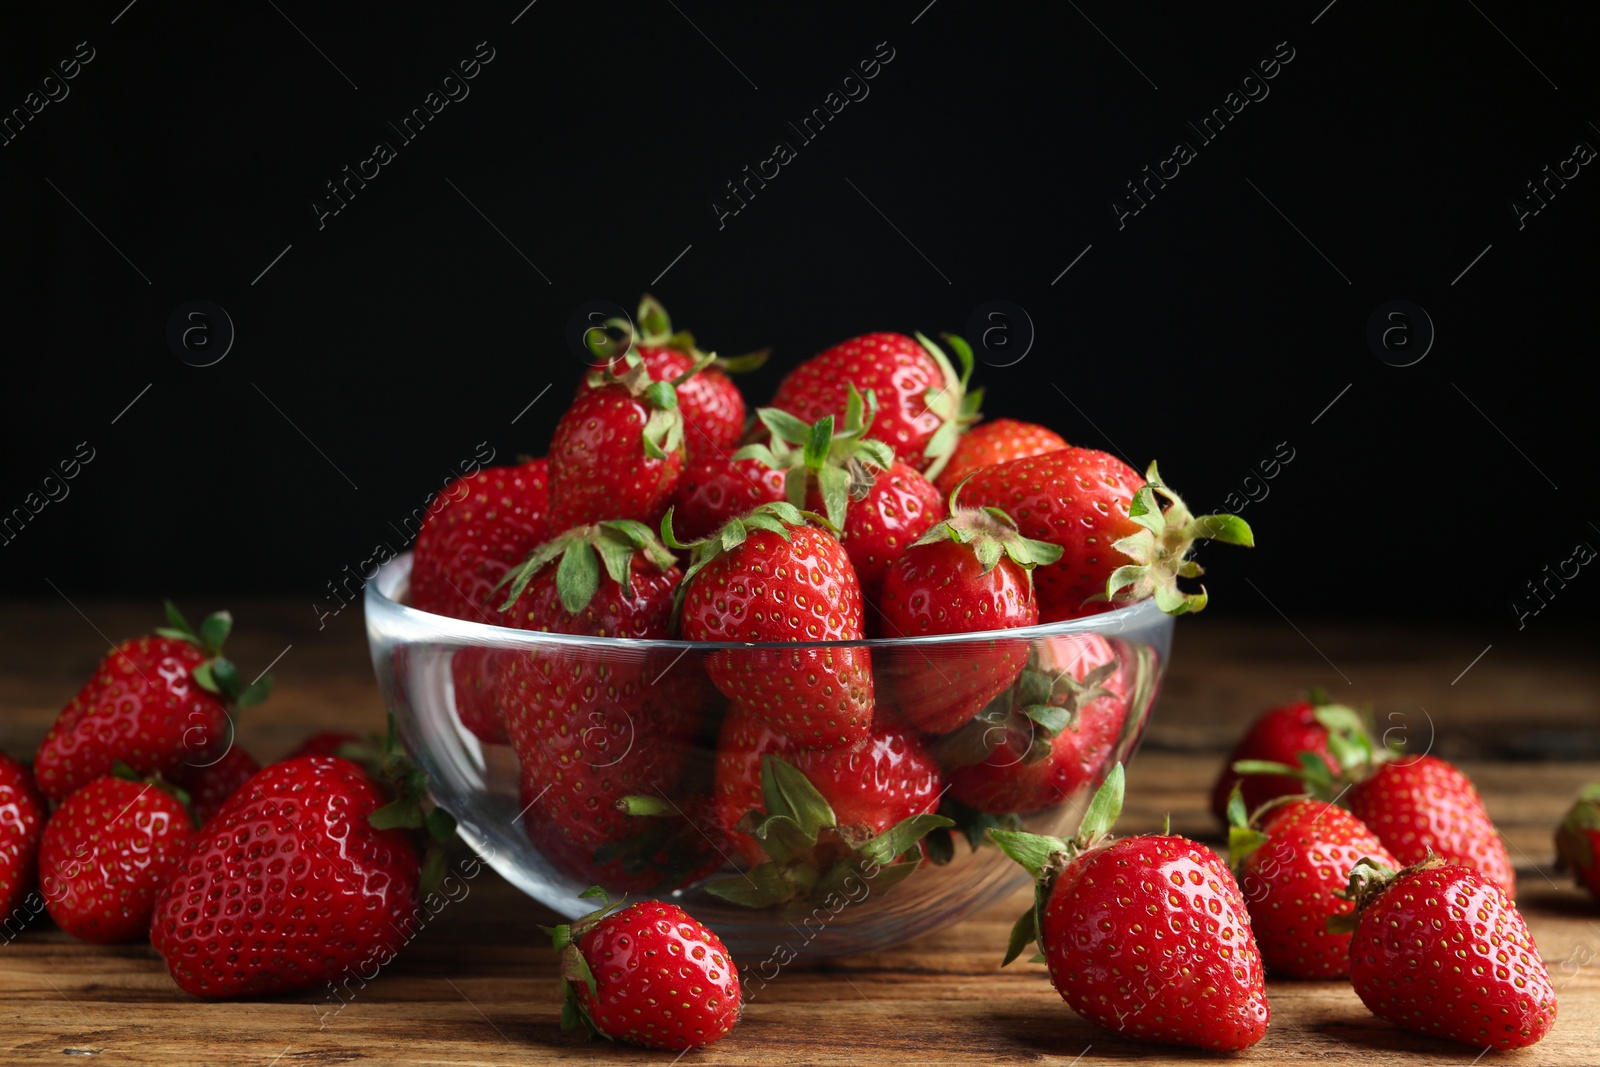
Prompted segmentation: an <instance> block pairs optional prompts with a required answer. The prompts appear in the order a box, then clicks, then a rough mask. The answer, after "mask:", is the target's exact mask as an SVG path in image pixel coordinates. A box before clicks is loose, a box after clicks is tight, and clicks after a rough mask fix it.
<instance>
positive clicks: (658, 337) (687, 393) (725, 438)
mask: <svg viewBox="0 0 1600 1067" xmlns="http://www.w3.org/2000/svg"><path fill="white" fill-rule="evenodd" d="M613 324H614V325H617V326H619V327H621V332H623V333H625V334H626V343H627V344H629V345H636V346H637V347H635V348H633V349H632V351H635V352H637V353H638V355H639V358H640V359H641V360H642V361H643V362H644V366H645V369H646V370H648V371H649V372H650V377H652V378H654V379H655V380H656V381H658V382H665V381H673V380H674V379H677V378H679V377H683V376H685V375H687V374H689V372H690V371H691V370H692V369H693V368H694V367H695V366H696V365H697V364H699V365H702V367H703V369H702V370H701V371H700V372H699V373H698V374H694V375H693V376H692V377H689V378H687V380H685V381H684V382H683V384H682V385H681V386H679V387H678V407H679V409H680V410H681V411H682V412H683V424H684V447H685V448H686V450H687V452H688V462H690V463H695V462H697V461H701V460H708V459H712V458H714V457H725V456H726V455H727V454H728V453H730V452H732V451H733V450H734V449H735V448H737V447H738V446H739V438H740V437H741V436H743V434H744V422H745V407H744V397H743V396H742V395H740V393H739V387H738V386H736V385H734V384H733V380H732V379H730V378H729V377H728V374H729V373H734V374H740V373H744V372H745V371H752V370H755V369H756V368H757V367H760V366H761V365H762V364H763V363H765V362H766V360H767V354H768V353H767V351H766V350H765V349H763V350H762V351H760V352H752V353H750V354H748V355H743V356H734V357H731V358H727V359H724V358H722V357H719V356H716V355H714V354H713V355H711V356H707V354H706V353H703V352H701V351H700V350H699V349H698V348H696V347H695V342H694V336H693V335H692V334H690V333H689V332H688V331H687V330H680V331H677V332H673V329H672V320H671V318H669V317H668V315H667V310H666V308H664V307H662V306H661V302H660V301H658V300H657V299H656V298H655V297H653V296H651V295H650V294H648V293H646V294H645V295H644V296H643V297H642V298H641V299H640V301H639V313H638V316H637V318H636V320H635V323H633V324H629V323H626V322H622V321H620V320H615V321H614V323H613ZM608 325H612V324H608ZM630 326H631V329H630ZM585 339H586V340H589V341H591V342H592V343H591V344H590V346H589V347H590V350H591V351H592V352H594V354H595V355H596V356H598V357H599V358H600V359H601V360H602V361H603V362H604V365H605V366H606V367H607V368H609V369H610V370H612V371H614V372H616V373H619V374H620V373H622V370H623V368H622V366H621V365H620V364H621V363H622V358H621V356H618V355H616V354H615V350H616V349H617V348H619V347H621V346H620V345H619V344H617V343H616V342H614V341H612V340H610V338H609V337H608V336H604V335H603V334H602V331H599V330H590V331H589V332H588V333H587V334H585ZM708 362H709V365H706V364H707V363H708ZM718 525H721V524H720V523H719V524H718Z"/></svg>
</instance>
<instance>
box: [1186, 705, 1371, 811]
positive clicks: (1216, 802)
mask: <svg viewBox="0 0 1600 1067" xmlns="http://www.w3.org/2000/svg"><path fill="white" fill-rule="evenodd" d="M1324 706H1331V707H1337V706H1336V705H1329V702H1328V698H1327V696H1326V695H1324V694H1323V693H1322V692H1321V691H1320V690H1313V691H1312V694H1311V699H1309V700H1296V701H1293V702H1291V703H1288V704H1284V705H1282V706H1281V707H1276V708H1272V709H1271V710H1269V711H1265V712H1263V713H1262V714H1261V717H1260V718H1258V719H1256V721H1255V722H1253V723H1251V724H1250V728H1249V729H1248V730H1246V731H1245V734H1244V736H1243V737H1241V738H1240V739H1239V743H1238V744H1236V745H1234V746H1233V751H1232V752H1229V753H1228V758H1227V759H1225V760H1223V761H1222V770H1221V771H1219V772H1218V774H1217V780H1216V783H1215V784H1214V785H1212V787H1211V811H1212V814H1214V815H1216V817H1217V819H1218V820H1219V821H1220V822H1222V823H1223V824H1224V825H1226V824H1227V822H1228V797H1229V795H1230V794H1231V793H1232V792H1233V787H1234V785H1235V784H1237V783H1240V782H1242V783H1243V784H1244V806H1245V810H1246V811H1255V810H1256V809H1257V808H1259V807H1261V806H1262V805H1263V804H1265V803H1266V802H1267V801H1269V800H1273V799H1275V798H1277V797H1286V796H1293V795H1295V794H1297V793H1304V792H1305V791H1306V787H1305V783H1304V782H1302V781H1301V780H1300V779H1299V778H1298V777H1293V776H1289V775H1274V774H1251V775H1248V776H1241V775H1240V774H1239V772H1237V771H1235V770H1234V769H1233V766H1234V764H1235V763H1238V762H1239V761H1241V760H1246V761H1251V760H1254V761H1263V760H1265V761H1270V762H1274V763H1284V764H1288V765H1290V766H1295V765H1296V764H1297V763H1298V760H1299V757H1300V753H1302V752H1309V753H1312V754H1313V755H1315V756H1316V757H1317V758H1318V759H1320V760H1322V762H1323V763H1325V764H1326V765H1327V767H1328V770H1329V771H1332V772H1337V771H1338V770H1339V761H1338V760H1337V759H1335V758H1334V756H1333V754H1332V753H1331V752H1330V751H1329V750H1328V725H1327V723H1326V722H1325V721H1324V719H1326V718H1327V716H1328V714H1329V713H1328V712H1323V713H1322V717H1321V718H1319V717H1318V712H1319V709H1320V708H1323V707H1324ZM1347 713H1348V709H1344V708H1339V710H1338V711H1336V712H1332V714H1336V715H1338V716H1339V717H1340V719H1339V721H1340V722H1341V723H1342V722H1345V721H1347V720H1346V719H1345V716H1346V715H1347Z"/></svg>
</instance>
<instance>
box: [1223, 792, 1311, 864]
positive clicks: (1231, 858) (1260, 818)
mask: <svg viewBox="0 0 1600 1067" xmlns="http://www.w3.org/2000/svg"><path fill="white" fill-rule="evenodd" d="M1305 799H1306V795H1305V794H1296V795H1291V796H1282V797H1274V798H1273V799H1271V800H1269V801H1267V802H1266V803H1265V804H1263V805H1261V806H1260V807H1259V808H1257V809H1256V810H1255V811H1253V812H1252V811H1246V810H1245V806H1244V790H1243V788H1242V787H1241V785H1240V783H1239V782H1234V783H1233V792H1231V793H1229V794H1228V808H1227V814H1228V866H1230V867H1232V868H1233V872H1234V874H1239V873H1241V872H1242V871H1243V868H1244V862H1245V860H1247V859H1249V858H1250V856H1251V855H1252V854H1253V853H1255V852H1257V851H1258V850H1259V849H1260V848H1261V846H1262V845H1265V844H1266V843H1267V842H1268V841H1270V840H1272V837H1271V836H1270V835H1269V834H1266V833H1263V832H1262V830H1261V827H1262V825H1263V823H1264V822H1265V820H1266V817H1267V814H1268V813H1269V812H1271V811H1273V810H1274V809H1276V808H1281V807H1284V806H1285V805H1287V804H1293V803H1294V802H1295V801H1298V800H1305Z"/></svg>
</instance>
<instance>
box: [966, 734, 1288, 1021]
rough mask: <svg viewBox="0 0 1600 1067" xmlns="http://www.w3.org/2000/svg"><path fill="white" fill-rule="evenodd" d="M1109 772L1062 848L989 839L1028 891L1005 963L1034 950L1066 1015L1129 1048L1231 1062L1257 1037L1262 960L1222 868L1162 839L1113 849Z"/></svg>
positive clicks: (1001, 834)
mask: <svg viewBox="0 0 1600 1067" xmlns="http://www.w3.org/2000/svg"><path fill="white" fill-rule="evenodd" d="M1122 791H1123V776H1122V765H1121V764H1120V763H1119V764H1117V765H1116V766H1115V767H1113V768H1112V770H1111V773H1110V774H1109V775H1107V776H1106V781H1105V784H1104V785H1102V786H1101V787H1100V791H1099V792H1098V793H1096V794H1095V798H1094V800H1093V801H1092V802H1091V803H1090V805H1089V808H1088V810H1087V811H1086V812H1084V816H1083V822H1082V823H1081V824H1080V825H1079V827H1078V835H1077V837H1075V838H1074V839H1073V840H1071V841H1063V840H1061V839H1059V838H1054V837H1040V836H1038V835H1035V834H1026V833H1021V832H1009V831H1003V830H990V831H989V835H990V837H991V838H993V840H994V841H995V843H996V844H998V845H999V846H1000V848H1001V849H1002V850H1003V851H1004V852H1005V853H1006V854H1007V855H1008V856H1010V857H1011V858H1012V859H1014V860H1016V861H1017V862H1018V863H1020V864H1022V866H1023V867H1025V868H1027V870H1028V873H1030V874H1032V875H1033V877H1034V878H1035V879H1036V880H1037V881H1038V889H1037V892H1036V894H1035V900H1036V903H1035V906H1034V907H1033V908H1031V909H1029V910H1028V912H1027V913H1026V914H1024V915H1023V916H1022V918H1021V919H1019V920H1018V921H1017V924H1016V926H1015V927H1013V928H1012V931H1011V944H1010V946H1009V948H1008V949H1007V952H1006V959H1005V962H1006V963H1010V962H1011V961H1012V960H1014V959H1016V958H1017V956H1018V955H1019V954H1021V952H1022V950H1023V948H1024V947H1025V946H1026V945H1027V944H1028V942H1030V941H1034V940H1037V941H1038V943H1039V949H1040V951H1042V952H1043V953H1044V957H1045V962H1046V963H1047V964H1048V965H1049V968H1050V983H1051V984H1052V985H1054V986H1055V987H1056V991H1057V992H1059V993H1060V994H1061V998H1062V999H1063V1000H1065V1001H1066V1002H1067V1004H1068V1005H1070V1006H1071V1007H1072V1010H1073V1011H1075V1012H1077V1013H1078V1014H1079V1015H1081V1016H1083V1017H1084V1018H1085V1019H1088V1020H1089V1021H1090V1022H1092V1023H1095V1024H1096V1025H1098V1026H1102V1027H1104V1028H1105V1029H1107V1030H1110V1031H1112V1032H1113V1033H1117V1034H1121V1035H1122V1036H1124V1037H1127V1038H1130V1039H1132V1040H1135V1041H1155V1042H1160V1043H1162V1044H1171V1045H1193V1046H1196V1047H1198V1048H1207V1049H1213V1050H1216V1051H1221V1052H1233V1051H1237V1050H1239V1049H1244V1048H1249V1047H1250V1046H1251V1045H1254V1044H1255V1043H1256V1042H1257V1041H1260V1040H1261V1038H1262V1037H1263V1036H1264V1035H1265V1034H1266V1032H1267V1019H1268V1016H1269V1012H1268V1008H1267V997H1266V988H1265V980H1264V978H1263V975H1262V969H1261V955H1260V953H1259V951H1258V950H1257V948H1256V940H1255V937H1254V935H1253V934H1252V933H1251V928H1250V913H1249V912H1248V911H1247V910H1246V908H1245V902H1244V898H1243V897H1242V896H1241V895H1240V894H1239V886H1238V884H1237V883H1236V882H1235V881H1234V880H1233V873H1232V872H1231V871H1229V870H1228V866H1227V864H1225V863H1223V862H1222V860H1221V858H1220V857H1218V856H1217V855H1216V853H1214V852H1212V851H1211V850H1210V849H1208V848H1206V847H1205V846H1204V845H1201V844H1198V843H1196V842H1194V841H1190V840H1189V839H1188V838H1184V837H1176V836H1171V835H1159V836H1158V835H1155V834H1150V835H1145V836H1141V837H1125V838H1122V839H1120V840H1114V839H1111V838H1110V837H1109V836H1108V835H1109V831H1110V829H1111V826H1112V824H1113V823H1114V822H1115V821H1116V818H1117V814H1118V813H1119V812H1120V811H1121V808H1122Z"/></svg>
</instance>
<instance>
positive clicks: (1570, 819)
mask: <svg viewBox="0 0 1600 1067" xmlns="http://www.w3.org/2000/svg"><path fill="white" fill-rule="evenodd" d="M0 810H3V809H0ZM1556 854H1557V856H1558V857H1559V859H1560V863H1561V865H1562V866H1564V867H1566V869H1567V870H1569V871H1571V872H1572V874H1573V876H1574V877H1575V878H1576V879H1577V880H1578V884H1579V885H1583V886H1588V887H1589V892H1590V893H1592V894H1594V897H1595V899H1596V900H1600V782H1593V783H1590V784H1589V785H1588V786H1586V787H1585V788H1584V790H1583V792H1582V793H1580V794H1578V799H1577V800H1575V801H1573V803H1572V807H1571V808H1570V809H1569V810H1568V811H1567V815H1566V818H1564V819H1562V820H1561V825H1560V826H1559V827H1557V829H1556ZM0 882H3V879H0Z"/></svg>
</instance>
